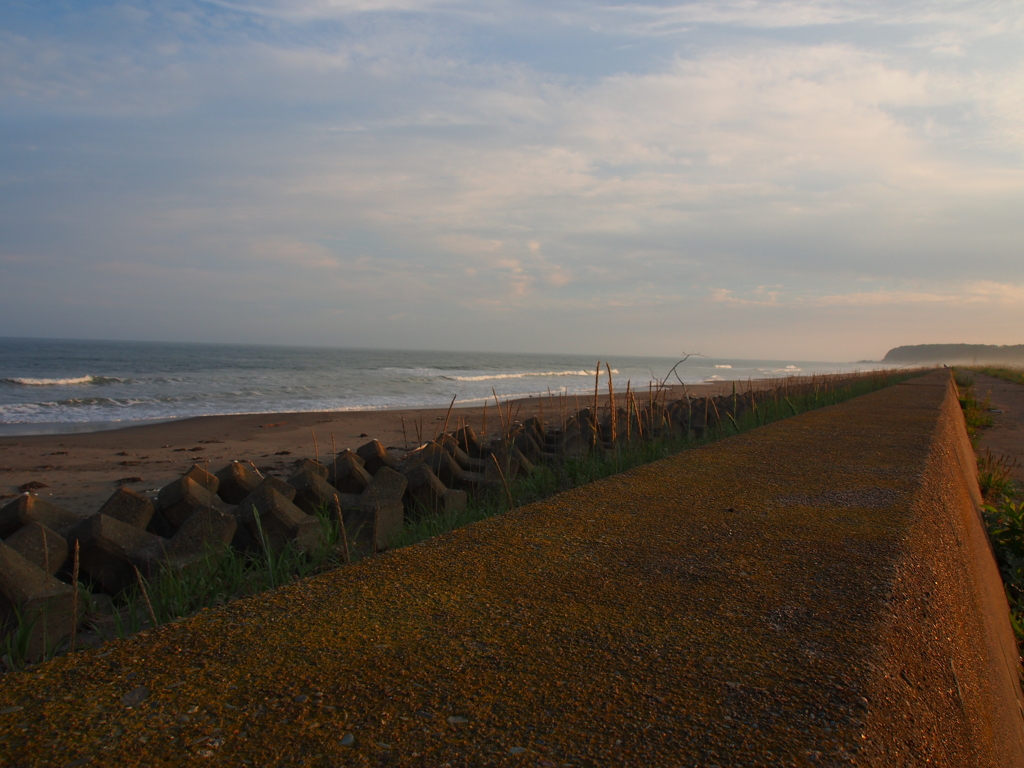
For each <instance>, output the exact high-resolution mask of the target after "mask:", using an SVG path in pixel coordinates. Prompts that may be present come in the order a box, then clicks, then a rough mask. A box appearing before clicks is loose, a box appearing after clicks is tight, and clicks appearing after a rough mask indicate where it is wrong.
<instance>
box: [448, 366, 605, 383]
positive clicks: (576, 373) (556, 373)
mask: <svg viewBox="0 0 1024 768" xmlns="http://www.w3.org/2000/svg"><path fill="white" fill-rule="evenodd" d="M618 372H619V371H618V369H617V368H612V373H618ZM593 375H594V372H593V371H531V372H529V373H487V374H483V375H482V376H445V377H444V378H446V379H449V380H450V381H490V380H492V379H525V378H528V377H534V376H593Z"/></svg>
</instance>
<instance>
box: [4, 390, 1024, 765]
mask: <svg viewBox="0 0 1024 768" xmlns="http://www.w3.org/2000/svg"><path fill="white" fill-rule="evenodd" d="M972 460H973V459H972V456H971V453H970V446H969V444H968V443H967V442H966V438H965V435H964V429H963V422H962V417H961V415H960V411H959V407H958V405H957V402H956V398H955V393H954V392H953V390H952V388H951V385H950V382H949V380H948V378H947V377H944V376H942V375H941V374H937V375H930V376H928V377H924V378H921V379H918V380H915V381H911V382H908V383H906V384H903V385H900V386H897V387H892V388H890V389H887V390H883V391H881V392H877V393H874V394H871V395H866V396H864V397H861V398H857V399H855V400H851V401H849V402H847V403H844V404H842V405H839V406H834V407H829V408H824V409H821V410H818V411H814V412H810V413H807V414H804V415H801V416H798V417H794V418H792V419H788V420H786V421H782V422H778V423H776V424H773V425H771V426H768V427H764V428H761V429H757V430H753V431H751V432H748V433H745V434H743V435H740V436H737V437H734V438H729V439H727V440H722V441H719V442H717V443H715V444H712V445H710V446H707V447H704V448H700V449H697V450H693V451H689V452H686V453H683V454H680V455H678V456H674V457H672V458H669V459H666V460H664V461H660V462H657V463H654V464H650V465H647V466H644V467H640V468H637V469H635V470H632V471H630V472H627V473H624V474H622V475H618V476H615V477H612V478H609V479H607V480H604V481H601V482H597V483H594V484H592V485H589V486H586V487H583V488H578V489H576V490H573V491H569V492H566V493H563V494H561V495H559V496H556V497H553V498H551V499H548V500H547V501H544V502H541V503H538V504H533V505H530V506H528V507H524V508H522V509H520V510H516V511H513V512H510V513H508V514H505V515H502V516H500V517H496V518H492V519H490V520H487V521H484V522H482V523H477V524H474V525H470V526H467V527H465V528H462V529H459V530H456V531H454V532H452V533H450V534H446V535H444V536H440V537H438V538H436V539H434V540H431V541H429V542H427V543H426V544H425V545H422V546H413V547H407V548H404V549H399V550H393V551H391V552H388V553H386V554H383V555H379V556H377V557H375V558H369V559H367V560H365V561H363V562H361V563H359V564H357V565H355V566H352V567H348V568H341V569H338V570H336V571H333V572H331V573H328V574H324V575H321V576H317V577H315V578H311V579H308V580H306V581H303V582H300V583H297V584H294V585H291V586H288V587H284V588H281V589H278V590H275V591H273V592H269V593H265V594H263V595H259V596H256V597H253V598H249V599H245V600H239V601H237V602H234V603H231V604H229V605H227V606H225V607H223V608H221V609H218V610H213V611H206V612H204V613H202V614H200V615H197V616H194V617H192V618H189V619H185V620H182V621H179V622H175V623H173V624H169V625H167V626H164V627H161V628H160V629H157V630H150V631H147V632H144V633H142V634H140V635H137V636H135V637H133V638H131V639H129V640H127V641H123V642H118V643H114V644H111V645H110V646H107V647H105V648H103V649H102V650H100V651H87V652H82V653H78V654H74V655H70V656H65V657H62V658H59V659H57V660H55V661H53V662H50V663H48V664H46V665H43V666H41V667H39V668H37V669H36V670H34V671H33V673H32V674H24V675H11V676H9V677H6V678H5V679H4V685H3V687H2V688H0V744H2V750H3V754H4V757H5V759H6V760H7V762H9V763H11V764H14V765H22V764H41V763H46V762H47V761H48V760H50V758H51V756H53V755H57V754H59V755H60V757H59V760H60V762H61V763H72V762H74V761H77V760H82V761H85V760H92V761H94V762H95V763H97V764H104V765H141V764H149V765H170V764H187V763H189V762H190V761H199V760H202V761H203V762H204V763H205V764H210V765H240V764H243V763H251V764H256V765H266V764H275V765H280V764H299V763H305V764H309V765H364V766H368V765H384V764H387V765H401V766H405V765H416V766H435V765H436V766H440V765H445V764H448V765H452V766H476V765H565V764H569V765H574V766H606V765H631V766H655V767H657V766H680V765H711V764H717V765H723V766H724V765H742V766H757V765H808V764H817V765H843V764H857V765H870V766H889V765H908V766H910V765H921V766H923V765H944V766H968V765H970V766H975V765H977V766H1020V765H1022V764H1024V721H1022V717H1021V709H1020V703H1021V701H1020V689H1019V686H1018V685H1017V680H1016V675H1017V672H1018V670H1019V667H1018V662H1017V657H1016V652H1017V651H1016V647H1015V644H1014V640H1013V636H1012V633H1011V630H1010V627H1009V623H1008V620H1007V615H1006V603H1005V599H1004V598H1003V595H1002V588H1001V584H1000V582H999V577H998V573H997V572H996V570H995V566H994V563H993V561H992V558H991V553H990V551H989V550H988V546H987V542H986V539H985V534H984V531H983V529H982V526H981V522H980V520H979V517H978V514H977V509H976V506H975V505H976V503H977V501H978V497H977V487H976V485H975V484H974V481H973V475H972V472H973V467H972V464H971V462H972ZM142 688H144V689H145V691H146V693H147V696H146V698H144V699H142V700H141V701H137V699H138V698H139V697H138V696H134V697H129V699H130V701H131V702H132V706H131V708H130V709H129V708H128V707H127V706H126V705H124V704H123V703H122V702H123V701H125V697H126V696H128V695H129V694H133V692H135V691H139V690H140V689H142ZM71 691H73V692H74V695H73V696H68V695H66V694H67V693H68V692H71Z"/></svg>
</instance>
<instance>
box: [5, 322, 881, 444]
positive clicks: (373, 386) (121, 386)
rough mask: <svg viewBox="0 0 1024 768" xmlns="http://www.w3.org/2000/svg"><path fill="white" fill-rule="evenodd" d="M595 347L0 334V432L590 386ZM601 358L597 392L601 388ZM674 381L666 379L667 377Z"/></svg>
mask: <svg viewBox="0 0 1024 768" xmlns="http://www.w3.org/2000/svg"><path fill="white" fill-rule="evenodd" d="M677 360H678V358H667V357H626V356H621V355H610V356H608V360H607V362H608V363H609V364H610V365H611V367H612V372H613V379H614V382H615V387H616V389H617V390H623V389H625V386H626V382H627V380H628V381H631V382H632V384H633V386H634V387H637V388H640V389H646V388H647V386H648V383H649V382H651V381H652V380H655V379H662V378H664V377H665V376H666V375H667V374H668V371H669V369H670V368H671V367H672V365H673V364H674V363H675V362H677ZM596 363H597V356H596V355H576V354H567V355H551V354H504V353H493V352H428V351H401V350H384V349H332V348H320V347H286V346H257V345H241V344H237V345H236V344H186V343H180V344H176V343H157V342H130V341H72V340H56V339H2V338H0V435H26V434H53V433H61V432H76V431H91V430H97V429H110V428H115V427H123V426H129V425H130V424H131V423H139V422H145V421H155V420H159V421H165V420H170V419H179V418H185V417H189V416H203V415H214V414H238V413H280V412H289V411H346V410H369V409H385V408H387V409H390V408H418V407H434V406H447V405H448V403H449V402H450V401H451V399H452V396H456V404H457V405H458V404H464V405H468V404H473V403H480V402H482V401H483V400H486V399H488V398H491V397H493V395H492V392H491V390H492V388H493V389H494V391H495V392H497V394H498V395H499V397H502V398H505V397H516V396H526V395H532V394H547V393H548V392H549V391H550V392H553V393H556V394H557V393H568V394H584V393H586V392H588V391H589V392H593V389H594V367H595V365H596ZM603 366H604V362H602V380H601V389H602V391H607V390H606V387H607V379H606V376H607V373H606V372H605V371H604V368H603ZM878 367H881V364H880V363H863V362H861V363H829V362H813V361H799V360H728V359H715V358H707V357H691V358H690V359H689V360H687V361H686V362H685V363H683V364H682V365H680V366H679V368H678V369H677V370H678V373H679V376H680V378H681V379H682V380H683V381H684V382H685V383H687V384H691V383H699V382H704V381H713V380H719V379H742V380H746V379H748V378H755V379H756V378H763V377H767V376H786V375H793V374H800V375H809V374H811V373H836V372H846V371H855V370H867V369H870V368H878ZM671 381H672V382H673V383H678V382H676V380H675V378H674V377H673V378H672V379H671Z"/></svg>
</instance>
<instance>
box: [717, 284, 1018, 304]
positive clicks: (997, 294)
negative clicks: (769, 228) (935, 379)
mask: <svg viewBox="0 0 1024 768" xmlns="http://www.w3.org/2000/svg"><path fill="white" fill-rule="evenodd" d="M780 288H781V286H776V287H775V289H774V290H769V289H767V288H766V287H765V286H760V287H758V288H757V289H755V290H753V291H749V292H747V293H746V294H745V295H742V296H739V295H736V292H735V291H733V290H730V289H728V288H716V289H714V290H712V291H711V293H710V298H711V301H713V302H717V303H721V304H726V305H728V306H732V307H779V308H783V307H878V306H904V307H913V306H915V305H922V304H931V305H944V306H950V307H967V306H971V305H978V304H984V305H987V306H993V305H1005V306H1013V307H1019V306H1021V305H1022V304H1024V283H1019V284H1018V283H998V282H994V281H989V280H979V281H974V282H970V283H967V284H965V285H964V286H962V287H961V288H960V289H959V290H956V289H950V288H947V289H946V290H945V291H935V290H932V291H928V290H891V289H886V288H878V289H876V290H872V291H853V292H849V293H831V294H824V295H818V296H813V295H811V296H807V295H803V296H801V295H787V292H785V291H783V290H779V289H780Z"/></svg>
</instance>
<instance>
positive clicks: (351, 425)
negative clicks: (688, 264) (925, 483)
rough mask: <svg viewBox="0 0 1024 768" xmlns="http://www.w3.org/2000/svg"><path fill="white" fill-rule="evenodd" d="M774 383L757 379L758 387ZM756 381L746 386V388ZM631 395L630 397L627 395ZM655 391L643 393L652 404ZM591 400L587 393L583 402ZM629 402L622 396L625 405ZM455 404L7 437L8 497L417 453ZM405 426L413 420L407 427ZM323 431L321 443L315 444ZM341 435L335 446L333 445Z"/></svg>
mask: <svg viewBox="0 0 1024 768" xmlns="http://www.w3.org/2000/svg"><path fill="white" fill-rule="evenodd" d="M771 383H772V380H767V381H755V382H753V386H754V388H755V389H760V388H764V387H766V386H770V385H771ZM748 386H749V385H748V382H746V381H744V382H742V383H741V384H740V383H738V384H737V388H738V389H742V390H746V389H747V388H748ZM606 387H607V382H606V381H602V382H601V395H600V399H601V402H602V403H603V404H605V405H606V404H607V389H606ZM686 391H687V392H689V393H690V394H693V395H698V396H701V395H706V394H711V395H714V394H720V393H727V392H731V391H732V382H730V381H721V382H715V383H713V384H702V385H687V387H686ZM682 392H683V389H682V387H680V386H676V387H672V388H670V394H669V397H670V398H678V397H680V396H682ZM617 394H618V396H619V397H621V393H617ZM646 398H647V392H646V390H645V391H643V392H642V393H638V395H637V399H638V401H639V402H641V403H643V402H646ZM592 399H593V398H592V396H591V397H590V398H584V397H580V399H579V404H580V407H586V405H587V402H588V401H592ZM509 403H511V411H512V414H513V416H514V417H516V418H519V419H524V418H526V417H528V416H531V415H534V414H539V413H540V412H541V411H543V413H544V414H545V416H546V418H547V419H548V420H551V419H556V420H557V418H560V416H559V411H560V410H561V409H562V407H564V410H565V411H566V412H567V413H571V412H573V411H575V410H576V398H574V397H573V398H570V399H568V400H565V401H563V403H562V405H560V403H559V400H558V398H557V396H556V397H555V398H553V399H549V398H547V397H534V398H525V399H521V400H510V401H503V402H502V407H503V409H506V410H507V409H508V408H509ZM620 404H621V401H620ZM447 411H448V409H447V408H431V409H418V410H372V411H341V412H308V413H270V414H245V415H232V416H201V417H196V418H189V419H180V420H175V421H168V422H162V423H156V424H153V423H149V424H144V425H140V426H131V427H125V428H123V429H113V430H105V431H99V432H79V433H73V434H56V435H31V436H17V437H0V502H2V500H3V499H7V498H13V497H14V496H16V495H17V494H18V493H19V492H20V491H19V489H20V488H25V487H26V486H30V487H31V488H32V492H33V493H36V494H38V495H39V496H40V497H41V498H45V499H47V500H48V501H53V502H54V503H55V504H58V505H59V506H61V507H64V508H65V509H67V510H69V511H72V512H75V513H77V514H81V515H88V514H91V513H93V512H95V511H96V510H97V509H99V507H100V506H101V505H102V504H103V502H104V501H106V499H107V498H108V497H109V496H110V494H111V493H113V492H114V490H116V489H117V488H118V486H119V485H124V486H126V487H128V488H131V489H132V490H134V491H137V492H140V493H149V492H153V491H156V490H158V489H159V488H160V487H162V486H163V485H165V484H166V483H169V482H170V481H171V480H173V479H174V478H175V477H177V476H179V475H180V474H181V473H183V472H185V471H187V470H188V468H189V467H191V466H192V465H193V464H200V465H206V464H208V466H209V468H210V471H216V470H218V469H220V468H221V467H223V466H224V465H225V464H227V463H229V462H231V461H234V460H239V461H251V462H253V464H255V465H256V466H257V467H258V468H259V469H260V470H261V471H264V472H270V473H272V474H275V475H278V476H282V477H287V475H288V474H289V472H290V469H291V466H292V464H293V463H294V462H295V461H296V460H297V459H300V458H306V457H309V458H313V457H315V456H317V455H319V457H320V459H321V460H327V459H329V458H330V457H331V456H332V455H333V454H332V450H334V449H336V450H338V451H340V450H342V449H344V448H350V449H353V450H354V449H355V448H357V447H359V446H360V445H362V444H364V443H366V442H368V441H369V440H371V439H376V440H380V441H381V442H382V443H383V444H384V445H385V446H386V447H388V448H389V449H392V450H393V451H395V452H396V453H398V454H401V453H403V452H404V451H405V450H408V449H412V448H414V447H416V445H418V444H419V442H420V440H421V438H422V439H423V440H428V439H430V438H432V437H433V436H434V435H435V434H436V433H438V432H440V431H441V429H442V427H443V425H444V420H445V416H446V414H447ZM484 418H485V409H484V408H483V407H482V406H477V407H467V408H460V407H458V403H457V402H456V404H455V407H454V408H453V409H452V412H451V416H450V418H449V429H454V428H455V427H457V426H458V424H459V423H460V421H461V422H462V423H466V424H469V425H470V426H472V427H473V429H474V430H476V431H477V432H478V433H483V432H488V433H490V434H494V433H495V431H496V428H500V420H499V417H498V413H497V410H496V408H495V406H494V403H493V402H492V403H490V404H489V406H488V407H487V409H486V420H487V422H486V425H485V423H484ZM403 424H404V426H403ZM314 435H315V440H316V444H315V445H314ZM332 439H333V448H332Z"/></svg>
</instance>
